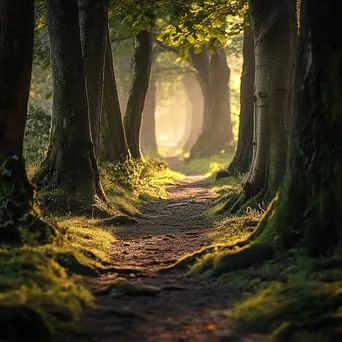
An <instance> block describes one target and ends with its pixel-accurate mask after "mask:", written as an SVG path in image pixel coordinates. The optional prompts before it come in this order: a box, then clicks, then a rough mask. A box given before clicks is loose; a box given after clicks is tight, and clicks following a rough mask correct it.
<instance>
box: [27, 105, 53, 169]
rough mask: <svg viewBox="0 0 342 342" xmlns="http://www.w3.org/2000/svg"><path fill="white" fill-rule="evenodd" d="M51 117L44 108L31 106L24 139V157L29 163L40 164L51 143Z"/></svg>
mask: <svg viewBox="0 0 342 342" xmlns="http://www.w3.org/2000/svg"><path fill="white" fill-rule="evenodd" d="M50 121H51V116H50V115H49V114H48V113H46V111H44V110H43V109H42V108H40V107H37V106H35V105H31V106H30V108H29V112H28V117H27V121H26V128H25V139H24V156H25V159H26V160H27V162H28V163H34V164H36V165H38V164H40V163H41V162H42V161H43V159H44V157H45V152H46V150H47V147H48V143H49V132H50Z"/></svg>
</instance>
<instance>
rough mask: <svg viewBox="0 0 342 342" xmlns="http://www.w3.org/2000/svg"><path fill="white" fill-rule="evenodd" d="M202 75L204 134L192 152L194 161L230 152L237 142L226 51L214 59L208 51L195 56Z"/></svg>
mask: <svg viewBox="0 0 342 342" xmlns="http://www.w3.org/2000/svg"><path fill="white" fill-rule="evenodd" d="M191 59H192V61H193V64H194V66H195V68H196V70H197V71H198V77H199V81H200V84H201V88H202V92H203V98H204V103H205V105H204V108H205V109H204V121H203V130H202V133H201V134H200V136H199V137H198V140H197V141H196V143H195V144H194V146H193V147H192V149H191V153H190V158H201V157H208V156H211V155H214V154H217V153H220V152H221V151H222V150H224V149H226V148H229V145H230V143H231V142H232V140H233V132H232V122H231V117H230V89H229V78H230V69H229V68H228V65H227V61H226V54H225V51H224V49H217V50H216V51H215V53H213V54H212V55H211V56H210V55H209V52H208V51H207V50H205V49H203V50H202V52H201V53H200V54H197V55H196V54H195V53H193V52H192V53H191Z"/></svg>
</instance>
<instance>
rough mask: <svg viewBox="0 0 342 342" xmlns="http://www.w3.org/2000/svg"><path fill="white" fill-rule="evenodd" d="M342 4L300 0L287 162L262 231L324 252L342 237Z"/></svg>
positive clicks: (286, 242)
mask: <svg viewBox="0 0 342 342" xmlns="http://www.w3.org/2000/svg"><path fill="white" fill-rule="evenodd" d="M341 10H342V4H341V3H340V2H336V1H333V0H328V1H325V2H324V3H323V2H321V3H320V2H318V3H316V2H314V1H310V0H303V1H302V4H301V28H300V30H301V32H300V40H299V51H298V66H297V72H296V82H295V83H296V84H295V96H294V100H295V107H294V108H295V110H294V119H293V134H292V141H291V148H290V158H289V167H288V171H287V175H286V179H285V182H284V185H283V188H282V190H281V192H280V195H279V199H278V201H277V202H276V205H275V206H274V212H273V214H272V215H271V218H270V219H269V220H268V222H267V225H266V230H267V231H265V234H264V236H265V237H267V236H268V235H267V234H269V238H270V242H272V237H274V236H279V237H281V242H282V244H283V245H284V246H285V247H287V248H289V247H291V246H293V244H294V243H296V242H298V241H299V240H300V239H301V241H302V244H303V246H304V247H305V248H306V249H307V251H308V252H309V253H310V254H311V255H321V254H324V253H326V252H327V251H329V250H330V249H331V248H332V247H334V246H336V245H338V244H339V243H340V242H341V239H342V229H341V218H340V213H341V207H342V180H341V174H342V140H341V135H342V83H341V79H342V72H341V65H342V42H341V39H340V37H341V34H342V29H341V25H340V24H339V14H340V13H341Z"/></svg>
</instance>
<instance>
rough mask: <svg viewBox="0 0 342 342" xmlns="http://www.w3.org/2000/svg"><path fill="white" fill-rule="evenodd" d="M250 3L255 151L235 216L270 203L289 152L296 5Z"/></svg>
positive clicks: (287, 2)
mask: <svg viewBox="0 0 342 342" xmlns="http://www.w3.org/2000/svg"><path fill="white" fill-rule="evenodd" d="M249 3H250V13H251V21H252V31H253V35H254V42H255V101H256V102H255V118H254V126H255V127H254V144H255V146H254V147H255V148H254V150H253V160H252V165H251V169H250V173H249V178H248V180H247V182H246V183H245V185H244V192H243V194H242V196H241V197H240V198H239V200H238V201H237V202H236V203H235V204H234V205H233V207H232V208H231V210H230V213H231V214H234V213H235V212H236V211H238V210H240V212H242V211H243V210H244V209H245V207H246V206H254V205H260V204H263V205H266V204H268V203H269V202H270V200H271V199H272V198H273V197H274V196H275V194H276V192H277V190H278V189H279V186H280V185H281V183H282V181H283V179H284V174H285V168H286V157H287V150H288V122H289V116H290V114H291V113H290V112H291V111H290V108H289V107H290V105H291V98H292V88H293V75H292V74H293V71H294V65H295V48H296V37H297V20H296V1H295V0H291V1H286V0H277V1H268V0H264V1H259V0H250V1H249ZM249 200H250V201H249ZM246 201H248V202H247V203H246ZM245 203H246V204H245Z"/></svg>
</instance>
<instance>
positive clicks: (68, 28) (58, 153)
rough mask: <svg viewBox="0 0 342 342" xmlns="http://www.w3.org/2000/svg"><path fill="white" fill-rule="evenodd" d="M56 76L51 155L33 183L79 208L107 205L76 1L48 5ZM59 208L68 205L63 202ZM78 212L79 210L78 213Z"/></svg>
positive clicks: (55, 0)
mask: <svg viewBox="0 0 342 342" xmlns="http://www.w3.org/2000/svg"><path fill="white" fill-rule="evenodd" d="M47 23H48V30H49V35H50V45H51V62H52V74H53V105H52V130H51V136H50V142H49V148H48V151H47V156H46V158H45V160H44V161H43V163H42V165H41V168H40V170H39V171H38V173H37V175H36V177H35V180H36V182H37V184H38V185H39V186H40V187H44V188H46V189H49V190H58V191H63V196H64V197H63V198H64V199H63V201H65V196H66V197H67V198H68V201H66V202H68V203H70V205H76V202H75V201H73V200H72V199H74V198H75V197H77V198H78V199H80V200H81V201H82V203H83V204H82V206H81V209H83V208H86V206H85V205H84V203H86V204H89V205H90V206H91V205H92V204H93V203H94V201H95V199H100V200H102V201H106V196H105V194H104V191H103V189H102V185H101V181H100V175H99V170H98V166H97V162H96V158H95V152H94V146H93V141H92V138H91V131H90V123H89V113H88V100H87V89H86V75H85V68H84V61H83V57H82V49H81V40H80V25H79V16H78V5H77V0H48V1H47ZM60 204H61V205H62V204H63V205H64V204H65V203H60ZM78 209H80V208H78Z"/></svg>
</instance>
